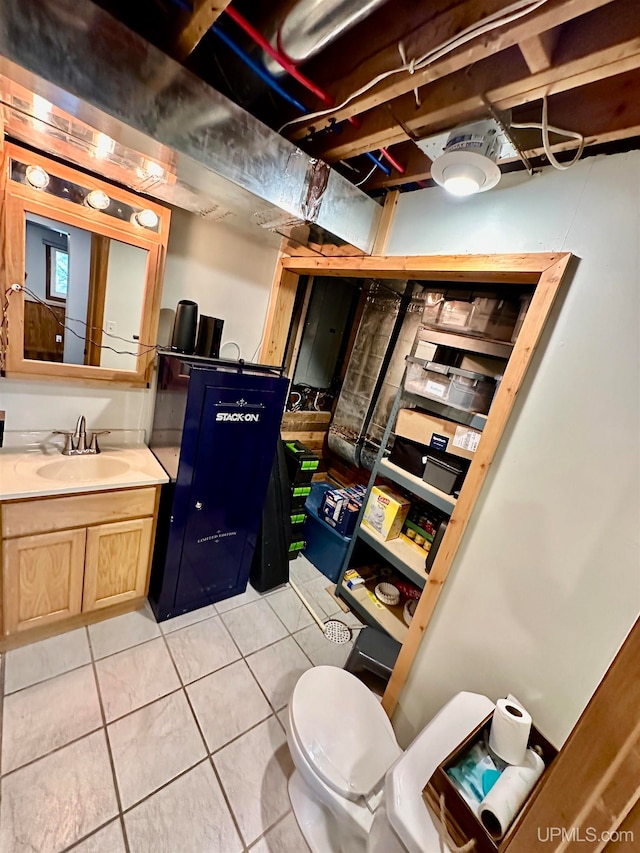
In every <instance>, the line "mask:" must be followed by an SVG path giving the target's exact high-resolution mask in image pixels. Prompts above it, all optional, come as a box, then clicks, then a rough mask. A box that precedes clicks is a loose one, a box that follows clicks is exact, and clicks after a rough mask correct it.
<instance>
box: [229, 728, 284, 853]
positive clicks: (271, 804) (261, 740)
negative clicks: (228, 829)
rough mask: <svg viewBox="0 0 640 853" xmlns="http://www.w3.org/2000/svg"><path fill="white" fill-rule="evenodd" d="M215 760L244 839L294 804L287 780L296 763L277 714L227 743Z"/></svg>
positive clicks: (250, 838) (249, 839)
mask: <svg viewBox="0 0 640 853" xmlns="http://www.w3.org/2000/svg"><path fill="white" fill-rule="evenodd" d="M213 762H214V764H215V766H216V769H217V770H218V773H219V774H220V780H221V782H222V785H223V786H224V789H225V791H226V794H227V797H228V798H229V802H230V804H231V808H232V809H233V812H234V814H235V817H236V820H237V821H238V825H239V826H240V832H241V833H242V835H243V836H244V840H245V843H247V844H251V842H253V841H255V840H256V838H258V837H259V836H260V835H262V833H263V832H265V830H267V829H268V828H269V827H270V826H271V825H272V824H273V823H275V821H277V820H278V818H280V817H282V816H283V815H285V814H286V813H287V811H289V809H290V808H291V805H290V802H289V794H288V792H287V780H288V777H289V776H290V775H291V773H292V772H293V763H292V761H291V756H290V754H289V750H288V748H287V744H286V738H285V734H284V732H283V731H282V728H281V726H280V724H279V723H278V721H277V720H276V718H275V717H269V719H268V720H265V721H264V723H260V725H259V726H256V728H254V729H251V731H249V732H247V733H246V734H245V735H243V736H242V737H240V738H238V739H237V740H234V741H233V742H232V743H230V744H228V745H227V746H225V747H224V749H221V750H220V752H217V753H216V754H215V755H214V757H213Z"/></svg>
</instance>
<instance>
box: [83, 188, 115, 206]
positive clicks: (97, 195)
mask: <svg viewBox="0 0 640 853" xmlns="http://www.w3.org/2000/svg"><path fill="white" fill-rule="evenodd" d="M85 201H86V202H87V204H88V205H89V207H92V208H93V209H94V210H106V209H107V208H108V207H109V205H110V204H111V199H110V198H109V196H108V195H107V194H106V193H105V192H103V191H102V190H91V192H90V193H87V197H86V199H85Z"/></svg>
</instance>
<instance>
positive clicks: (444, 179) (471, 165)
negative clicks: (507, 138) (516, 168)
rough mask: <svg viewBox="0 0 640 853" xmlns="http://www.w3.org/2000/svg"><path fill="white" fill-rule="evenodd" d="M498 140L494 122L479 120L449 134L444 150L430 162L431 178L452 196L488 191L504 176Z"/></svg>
mask: <svg viewBox="0 0 640 853" xmlns="http://www.w3.org/2000/svg"><path fill="white" fill-rule="evenodd" d="M498 150H499V141H498V138H497V135H496V131H495V128H494V127H493V126H492V123H491V122H476V123H475V124H472V125H468V126H467V127H462V128H457V129H456V130H454V131H452V132H451V133H450V134H449V138H448V140H447V144H446V145H445V149H444V153H442V154H441V155H440V156H439V157H436V159H435V160H434V161H433V163H432V164H431V177H432V178H433V180H434V181H435V182H436V183H437V184H439V185H440V186H441V187H444V189H445V190H447V192H449V193H451V195H456V196H467V195H474V194H475V193H482V192H486V190H490V189H492V188H493V187H495V186H496V184H497V183H498V182H499V180H500V178H501V173H500V169H499V168H498V166H497V164H496V158H497V155H498Z"/></svg>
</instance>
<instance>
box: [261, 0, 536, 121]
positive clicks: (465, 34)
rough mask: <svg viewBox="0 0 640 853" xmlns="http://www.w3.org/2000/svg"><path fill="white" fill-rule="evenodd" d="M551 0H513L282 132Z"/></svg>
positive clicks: (330, 111) (342, 105) (329, 112)
mask: <svg viewBox="0 0 640 853" xmlns="http://www.w3.org/2000/svg"><path fill="white" fill-rule="evenodd" d="M547 2H548V0H533V2H532V0H517V2H516V3H513V4H512V5H511V6H509V7H507V9H504V10H501V11H500V12H495V13H493V14H492V15H487V17H486V18H483V19H482V20H480V21H478V22H476V23H475V24H471V25H470V26H469V27H467V28H466V29H464V30H461V31H460V32H459V33H458V34H457V35H455V36H452V37H451V38H450V39H447V40H446V41H444V42H442V44H440V45H439V46H438V47H436V48H432V49H431V50H430V51H428V52H427V53H425V54H423V55H422V56H420V57H418V58H417V59H412V60H411V61H409V62H404V63H403V64H402V65H400V66H399V67H398V68H392V69H390V70H389V71H383V72H382V73H381V74H378V75H377V76H376V77H374V78H373V79H372V80H370V81H369V82H368V83H365V85H364V86H361V87H360V88H359V89H356V91H355V92H352V93H351V94H350V95H349V96H348V97H347V98H345V99H344V101H342V103H340V104H338V105H337V106H335V107H330V108H329V109H326V110H318V112H315V113H310V114H309V115H305V116H300V117H298V118H294V119H291V121H288V122H286V123H285V124H283V125H282V127H281V128H280V129H279V131H278V132H279V133H282V132H283V131H284V130H285V129H286V128H287V127H292V126H293V125H296V124H300V123H301V122H303V121H312V120H313V119H316V118H324V116H328V115H332V114H333V113H336V112H338V111H339V110H342V109H344V108H345V107H348V106H349V104H350V103H351V102H352V101H354V100H355V99H356V98H359V97H360V96H361V95H364V94H366V92H368V91H369V90H370V89H373V88H374V86H377V85H378V83H382V82H383V80H387V79H388V78H389V77H393V76H395V75H396V74H402V73H408V74H414V73H415V72H416V71H422V70H423V69H424V68H426V67H427V66H429V65H431V63H433V62H435V61H436V60H438V59H441V58H442V57H443V56H446V55H447V54H448V53H451V52H452V51H453V50H456V48H458V47H461V46H462V45H463V44H466V43H467V42H468V41H471V40H472V39H474V38H477V37H478V36H480V35H484V34H485V33H488V32H491V31H492V30H495V29H497V28H498V27H502V26H504V25H505V24H510V23H512V22H513V21H517V20H519V19H520V18H523V17H525V15H529V14H531V12H535V10H536V9H539V8H540V7H541V6H543V5H544V4H545V3H547Z"/></svg>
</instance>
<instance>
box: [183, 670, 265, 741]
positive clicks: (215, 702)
mask: <svg viewBox="0 0 640 853" xmlns="http://www.w3.org/2000/svg"><path fill="white" fill-rule="evenodd" d="M187 693H188V694H189V699H190V700H191V704H192V705H193V709H194V711H195V713H196V717H197V718H198V722H199V723H200V728H201V729H202V732H203V734H204V736H205V738H206V741H207V744H208V746H209V751H210V752H214V751H215V750H216V749H219V748H220V747H221V746H224V745H225V744H226V743H228V742H229V741H230V740H232V738H234V737H237V736H238V735H241V734H242V733H243V732H246V731H247V729H250V728H251V726H255V725H256V723H259V722H260V721H261V720H265V719H266V718H267V717H268V716H269V715H270V714H271V713H272V711H271V708H270V707H269V703H268V702H267V700H266V699H265V698H264V696H263V694H262V691H261V690H260V688H259V687H258V685H257V684H256V680H255V678H254V677H253V676H252V675H251V672H250V671H249V668H248V667H247V665H246V663H245V662H244V661H241V660H240V661H237V663H232V664H231V666H225V668H224V669H220V670H218V672H214V673H212V674H211V675H207V677H206V678H201V679H200V680H199V681H196V682H195V683H194V684H190V685H189V686H188V687H187Z"/></svg>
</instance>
